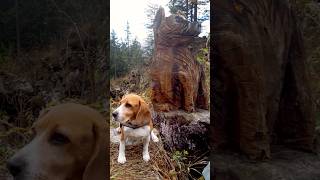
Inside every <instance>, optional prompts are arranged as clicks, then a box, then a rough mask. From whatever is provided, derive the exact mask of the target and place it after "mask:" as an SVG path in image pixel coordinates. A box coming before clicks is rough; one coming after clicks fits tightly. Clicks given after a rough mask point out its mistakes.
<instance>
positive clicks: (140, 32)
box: [110, 0, 210, 43]
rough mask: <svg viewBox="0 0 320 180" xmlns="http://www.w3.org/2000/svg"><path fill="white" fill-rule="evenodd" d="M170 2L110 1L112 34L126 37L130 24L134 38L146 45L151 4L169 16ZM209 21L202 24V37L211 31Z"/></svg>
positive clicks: (149, 0)
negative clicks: (162, 9) (127, 27)
mask: <svg viewBox="0 0 320 180" xmlns="http://www.w3.org/2000/svg"><path fill="white" fill-rule="evenodd" d="M168 2H169V0H111V1H110V32H111V31H112V30H114V31H115V32H116V34H117V36H118V38H119V39H121V38H122V39H124V37H125V32H124V30H125V27H126V24H127V21H128V22H129V27H130V32H131V35H132V38H135V37H137V40H138V41H139V42H141V43H144V41H145V38H146V37H147V29H146V27H145V23H146V21H147V15H146V14H145V11H146V9H147V7H148V4H149V3H153V4H159V5H161V6H162V7H164V8H165V13H166V16H169V15H170V13H169V9H168V7H167V4H168ZM209 25H210V23H209V21H205V22H203V23H202V33H201V34H200V36H202V35H207V34H208V32H209V31H210V26H209Z"/></svg>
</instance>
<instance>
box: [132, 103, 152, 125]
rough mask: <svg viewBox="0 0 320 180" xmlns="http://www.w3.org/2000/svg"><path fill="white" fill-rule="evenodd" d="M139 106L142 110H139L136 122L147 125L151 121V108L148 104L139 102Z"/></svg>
mask: <svg viewBox="0 0 320 180" xmlns="http://www.w3.org/2000/svg"><path fill="white" fill-rule="evenodd" d="M139 105H140V108H139V111H138V114H137V117H136V120H138V121H139V122H141V123H142V124H146V123H148V122H149V120H150V119H151V113H150V111H149V107H148V105H147V103H145V102H144V101H139Z"/></svg>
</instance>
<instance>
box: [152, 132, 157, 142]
mask: <svg viewBox="0 0 320 180" xmlns="http://www.w3.org/2000/svg"><path fill="white" fill-rule="evenodd" d="M151 139H152V141H153V142H159V138H158V137H157V136H156V135H155V134H151Z"/></svg>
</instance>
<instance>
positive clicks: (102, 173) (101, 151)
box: [82, 122, 109, 180]
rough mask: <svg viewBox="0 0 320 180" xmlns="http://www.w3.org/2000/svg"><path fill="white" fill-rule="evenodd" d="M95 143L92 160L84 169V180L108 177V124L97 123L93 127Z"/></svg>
mask: <svg viewBox="0 0 320 180" xmlns="http://www.w3.org/2000/svg"><path fill="white" fill-rule="evenodd" d="M92 131H93V134H94V137H95V145H94V150H93V153H92V154H91V157H90V160H89V162H88V164H87V166H86V168H85V170H84V173H83V178H82V179H83V180H91V179H97V180H98V179H107V177H108V175H109V174H108V173H109V172H108V171H107V163H109V162H108V159H107V132H108V131H107V124H106V123H103V122H101V123H99V124H98V123H96V124H94V125H93V128H92Z"/></svg>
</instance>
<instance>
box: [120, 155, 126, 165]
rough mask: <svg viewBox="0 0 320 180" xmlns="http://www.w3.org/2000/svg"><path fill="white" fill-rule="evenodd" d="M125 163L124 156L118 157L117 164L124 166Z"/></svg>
mask: <svg viewBox="0 0 320 180" xmlns="http://www.w3.org/2000/svg"><path fill="white" fill-rule="evenodd" d="M126 161H127V160H126V157H125V156H118V163H120V164H124V163H125V162H126Z"/></svg>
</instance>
